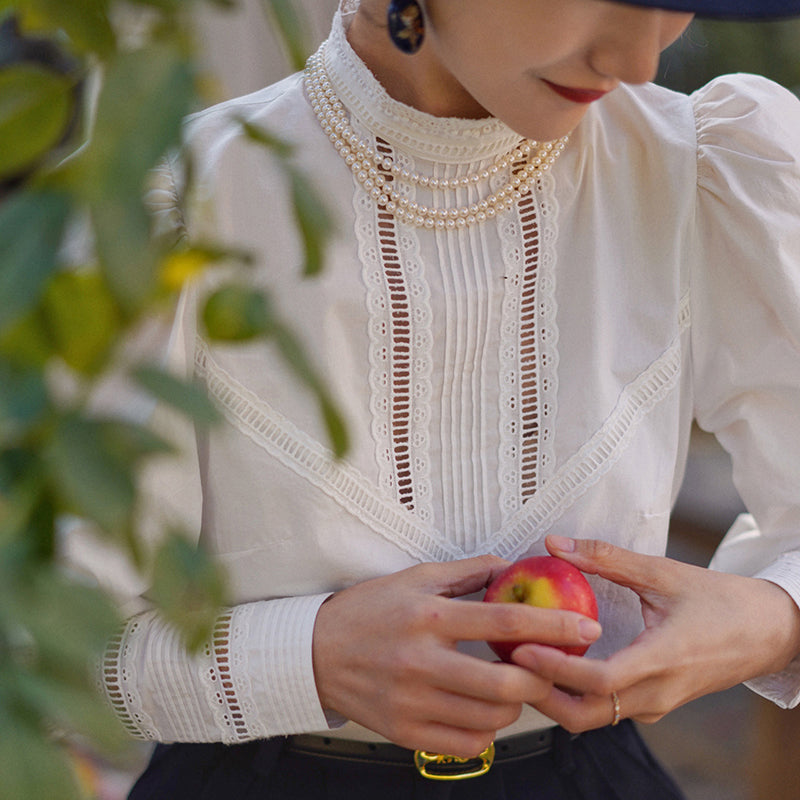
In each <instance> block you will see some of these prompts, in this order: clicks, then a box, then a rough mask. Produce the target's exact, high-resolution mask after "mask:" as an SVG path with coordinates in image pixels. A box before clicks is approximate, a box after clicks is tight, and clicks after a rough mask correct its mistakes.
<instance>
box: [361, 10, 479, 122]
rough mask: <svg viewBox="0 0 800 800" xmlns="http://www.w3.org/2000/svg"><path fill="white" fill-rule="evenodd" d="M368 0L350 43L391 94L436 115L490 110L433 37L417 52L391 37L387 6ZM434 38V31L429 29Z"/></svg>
mask: <svg viewBox="0 0 800 800" xmlns="http://www.w3.org/2000/svg"><path fill="white" fill-rule="evenodd" d="M387 5H388V4H387V3H386V2H383V0H379V1H378V2H368V1H367V0H364V1H363V2H362V3H361V5H360V6H359V8H358V11H357V13H356V14H355V16H354V18H353V21H352V22H351V24H350V27H349V29H348V31H347V39H348V41H349V42H350V46H351V47H352V48H353V50H354V51H355V52H356V53H357V54H358V56H359V58H360V59H361V60H362V61H363V62H364V63H365V64H366V65H367V68H368V69H369V70H370V72H372V74H373V75H374V76H375V78H376V80H377V81H378V82H379V83H380V84H381V86H383V88H384V89H385V90H386V92H387V93H388V94H389V96H390V97H391V98H393V99H394V100H397V101H398V102H401V103H405V104H406V105H409V106H412V107H413V108H416V109H418V110H419V111H424V112H425V113H427V114H432V115H433V116H436V117H460V118H462V119H483V118H485V117H487V116H489V115H488V113H487V112H486V110H485V109H484V108H483V107H482V106H481V105H480V104H479V103H478V102H477V101H476V100H475V99H474V98H473V97H472V96H471V95H470V94H469V92H467V91H466V89H464V87H463V86H462V85H461V84H460V83H459V82H458V81H457V80H456V79H455V78H454V77H453V75H452V73H450V72H449V71H448V70H447V69H446V68H445V67H444V65H442V63H441V62H440V61H439V59H438V58H436V55H435V54H434V52H433V49H432V47H431V45H430V42H429V39H428V40H426V41H425V42H424V43H423V45H422V47H421V48H420V50H419V52H417V53H415V54H414V55H406V54H405V53H401V52H400V51H399V50H398V49H397V48H396V47H394V46H393V45H392V43H391V40H390V39H389V33H388V28H387V24H386V6H387ZM428 35H429V38H430V31H429V32H428Z"/></svg>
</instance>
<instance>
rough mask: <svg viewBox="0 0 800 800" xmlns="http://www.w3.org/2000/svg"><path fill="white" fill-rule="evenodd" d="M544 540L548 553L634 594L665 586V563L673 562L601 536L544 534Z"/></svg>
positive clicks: (667, 574)
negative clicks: (570, 536)
mask: <svg viewBox="0 0 800 800" xmlns="http://www.w3.org/2000/svg"><path fill="white" fill-rule="evenodd" d="M545 544H546V546H547V550H548V552H549V553H550V555H553V556H556V557H557V558H563V559H564V561H568V562H569V563H570V564H573V565H574V566H576V567H577V568H578V569H579V570H581V571H582V572H588V573H589V574H590V575H599V576H600V577H601V578H606V579H607V580H610V581H612V582H613V583H617V584H619V585H620V586H627V587H628V588H629V589H632V590H633V591H635V592H636V593H637V594H643V593H645V592H656V593H659V594H660V593H662V592H663V593H665V592H666V591H667V590H668V586H669V573H670V570H669V565H671V564H672V563H673V562H671V561H670V560H669V559H667V558H660V557H658V556H647V555H644V554H642V553H635V552H634V551H633V550H626V549H625V548H624V547H617V546H615V545H613V544H611V543H610V542H605V541H603V540H601V539H568V538H566V537H563V536H548V537H547V538H546V539H545Z"/></svg>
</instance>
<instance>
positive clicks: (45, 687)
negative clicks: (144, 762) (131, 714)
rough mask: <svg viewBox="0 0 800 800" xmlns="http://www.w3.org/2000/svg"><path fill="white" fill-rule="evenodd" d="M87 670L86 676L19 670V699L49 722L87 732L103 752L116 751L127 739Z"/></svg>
mask: <svg viewBox="0 0 800 800" xmlns="http://www.w3.org/2000/svg"><path fill="white" fill-rule="evenodd" d="M91 677H92V676H91V673H90V671H88V670H87V673H86V679H85V680H83V681H76V680H70V679H68V678H67V677H66V676H65V675H64V674H63V671H62V670H57V669H52V668H51V669H50V670H43V669H41V668H39V669H36V670H20V671H19V674H18V676H17V680H16V684H17V691H18V693H19V698H20V701H21V702H24V703H25V704H26V705H27V706H28V707H29V708H30V709H32V710H34V711H35V712H36V713H37V714H39V715H40V716H41V717H42V718H44V719H46V720H48V722H50V723H51V724H54V725H56V726H57V727H59V728H63V729H65V730H68V731H70V732H74V733H79V734H81V735H83V736H87V737H89V738H90V740H91V741H92V742H93V743H94V744H96V745H99V746H101V747H102V748H103V749H104V750H105V751H106V752H108V753H111V752H118V751H120V750H122V748H123V747H124V746H125V745H126V744H128V743H129V742H130V738H129V736H128V734H127V733H126V732H125V729H124V728H123V727H122V725H121V724H120V722H119V720H118V719H117V717H116V715H115V714H114V712H113V711H112V709H111V707H110V706H109V705H108V704H107V703H106V702H105V701H104V700H103V699H102V698H100V697H99V696H98V694H97V691H96V689H95V686H94V681H93V680H92V679H91Z"/></svg>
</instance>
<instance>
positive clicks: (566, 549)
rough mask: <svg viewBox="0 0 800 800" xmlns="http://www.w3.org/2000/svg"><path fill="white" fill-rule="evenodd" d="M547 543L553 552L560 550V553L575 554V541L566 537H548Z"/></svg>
mask: <svg viewBox="0 0 800 800" xmlns="http://www.w3.org/2000/svg"><path fill="white" fill-rule="evenodd" d="M547 543H548V544H549V545H550V547H551V548H552V549H553V550H560V551H561V552H562V553H574V552H575V540H574V539H568V538H567V537H566V536H548V537H547Z"/></svg>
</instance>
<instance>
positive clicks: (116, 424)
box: [46, 414, 168, 533]
mask: <svg viewBox="0 0 800 800" xmlns="http://www.w3.org/2000/svg"><path fill="white" fill-rule="evenodd" d="M166 450H168V447H167V445H166V444H165V443H164V442H163V441H162V440H161V439H159V438H157V437H155V436H154V435H153V434H152V433H150V432H148V431H147V430H145V429H143V428H139V427H137V426H135V425H131V424H128V423H125V422H122V421H116V420H93V419H84V418H81V417H79V416H78V415H76V414H71V415H68V416H66V417H64V418H63V419H62V420H60V422H59V424H58V425H57V426H56V428H55V431H54V432H53V436H52V440H51V442H50V444H49V447H48V449H47V452H46V456H47V464H48V466H49V468H50V472H51V475H52V477H53V481H54V485H55V486H56V487H57V488H58V490H59V491H60V492H61V493H62V495H63V498H64V500H65V502H66V503H67V504H68V506H69V508H70V509H71V510H72V511H73V512H74V513H77V514H80V515H83V516H86V517H88V518H89V519H92V520H95V521H96V522H97V523H98V524H99V525H100V527H101V528H102V529H103V530H104V531H106V532H107V533H120V532H122V531H123V530H124V529H125V527H126V525H127V523H128V522H129V520H130V517H131V513H132V511H133V506H134V501H135V498H136V488H135V480H134V475H135V470H136V466H137V464H138V463H139V461H140V459H141V458H142V457H143V456H146V455H151V454H153V453H159V452H165V451H166Z"/></svg>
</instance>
